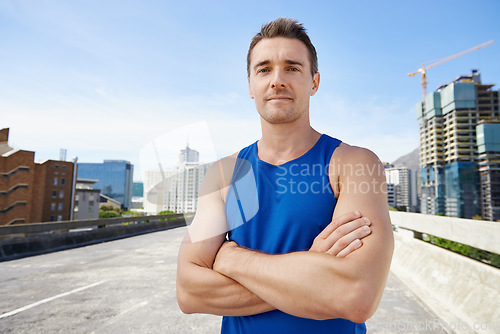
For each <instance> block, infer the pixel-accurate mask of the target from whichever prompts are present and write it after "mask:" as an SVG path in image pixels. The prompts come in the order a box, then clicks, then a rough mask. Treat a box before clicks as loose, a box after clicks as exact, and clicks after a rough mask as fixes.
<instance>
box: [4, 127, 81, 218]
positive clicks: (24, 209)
mask: <svg viewBox="0 0 500 334" xmlns="http://www.w3.org/2000/svg"><path fill="white" fill-rule="evenodd" d="M8 139H9V129H0V154H1V155H0V225H11V224H27V223H36V222H46V221H57V220H69V219H70V217H71V215H70V212H71V205H72V197H73V166H74V164H73V163H72V162H66V161H55V160H47V161H44V162H42V163H35V162H34V158H35V152H32V151H25V150H13V149H12V148H10V147H9V146H8Z"/></svg>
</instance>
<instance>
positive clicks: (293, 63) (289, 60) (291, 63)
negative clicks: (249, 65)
mask: <svg viewBox="0 0 500 334" xmlns="http://www.w3.org/2000/svg"><path fill="white" fill-rule="evenodd" d="M270 63H271V61H270V60H263V61H261V62H259V63H257V64H255V66H254V67H253V69H254V70H255V69H257V68H259V67H261V66H266V65H269V64H270ZM285 63H287V64H288V65H298V66H302V67H304V64H302V63H301V62H300V61H296V60H291V59H287V60H285Z"/></svg>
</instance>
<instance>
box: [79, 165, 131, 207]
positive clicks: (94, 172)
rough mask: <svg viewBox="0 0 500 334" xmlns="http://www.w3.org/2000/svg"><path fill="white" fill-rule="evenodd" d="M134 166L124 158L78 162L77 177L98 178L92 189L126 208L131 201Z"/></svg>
mask: <svg viewBox="0 0 500 334" xmlns="http://www.w3.org/2000/svg"><path fill="white" fill-rule="evenodd" d="M133 175H134V166H133V165H132V164H131V163H130V162H129V161H125V160H104V162H103V163H78V179H92V180H98V182H97V183H96V184H95V185H94V189H100V190H101V194H104V195H106V196H108V197H111V198H112V199H114V200H117V201H118V202H120V203H121V205H122V208H124V209H128V208H130V207H131V203H132V186H133Z"/></svg>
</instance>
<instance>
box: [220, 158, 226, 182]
mask: <svg viewBox="0 0 500 334" xmlns="http://www.w3.org/2000/svg"><path fill="white" fill-rule="evenodd" d="M219 171H220V177H221V180H222V189H224V188H226V180H225V179H224V169H223V168H222V162H221V160H219Z"/></svg>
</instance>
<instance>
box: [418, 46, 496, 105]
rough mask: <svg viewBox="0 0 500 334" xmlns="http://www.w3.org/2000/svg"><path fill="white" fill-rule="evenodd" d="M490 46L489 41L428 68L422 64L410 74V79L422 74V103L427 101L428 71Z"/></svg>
mask: <svg viewBox="0 0 500 334" xmlns="http://www.w3.org/2000/svg"><path fill="white" fill-rule="evenodd" d="M490 44H493V41H488V42H485V43H483V44H480V45H478V46H475V47H473V48H470V49H468V50H465V51H462V52H459V53H457V54H454V55H453V56H449V57H446V58H443V59H441V60H438V61H437V62H435V63H433V64H431V65H428V66H425V63H422V67H421V68H419V69H418V70H417V71H416V72H413V73H408V75H409V76H410V77H412V76H414V75H416V74H418V73H422V101H424V100H425V95H426V91H427V79H426V75H425V73H426V72H427V70H428V69H430V68H432V67H434V66H437V65H441V64H442V63H445V62H447V61H450V60H452V59H455V58H458V57H460V56H463V55H464V54H467V53H469V52H472V51H475V50H479V49H481V48H483V47H485V46H487V45H490Z"/></svg>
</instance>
